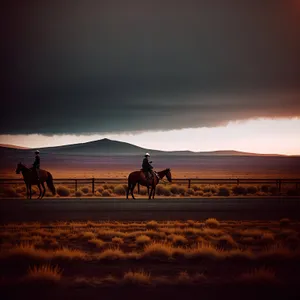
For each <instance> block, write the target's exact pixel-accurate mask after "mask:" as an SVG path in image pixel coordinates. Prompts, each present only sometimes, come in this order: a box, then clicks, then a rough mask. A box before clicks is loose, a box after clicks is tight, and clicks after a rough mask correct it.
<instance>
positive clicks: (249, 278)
mask: <svg viewBox="0 0 300 300" xmlns="http://www.w3.org/2000/svg"><path fill="white" fill-rule="evenodd" d="M240 279H241V280H242V281H245V282H248V283H255V284H264V283H275V282H277V279H276V276H275V272H274V271H272V270H270V269H267V268H265V267H263V268H259V269H254V270H253V271H251V272H249V273H244V274H242V275H241V278H240Z"/></svg>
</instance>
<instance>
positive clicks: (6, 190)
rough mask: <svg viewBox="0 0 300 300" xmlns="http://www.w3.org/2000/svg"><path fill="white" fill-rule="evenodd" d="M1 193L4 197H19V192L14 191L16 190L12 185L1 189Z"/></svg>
mask: <svg viewBox="0 0 300 300" xmlns="http://www.w3.org/2000/svg"><path fill="white" fill-rule="evenodd" d="M3 194H4V196H6V197H19V194H18V193H17V192H16V190H15V189H14V188H12V187H5V188H4V189H3Z"/></svg>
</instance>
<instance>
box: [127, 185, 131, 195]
mask: <svg viewBox="0 0 300 300" xmlns="http://www.w3.org/2000/svg"><path fill="white" fill-rule="evenodd" d="M130 186H131V183H128V186H127V190H126V199H128V195H129V190H130Z"/></svg>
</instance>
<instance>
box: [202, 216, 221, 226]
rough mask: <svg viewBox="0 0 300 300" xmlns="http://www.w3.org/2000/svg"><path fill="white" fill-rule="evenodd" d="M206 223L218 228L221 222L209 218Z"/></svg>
mask: <svg viewBox="0 0 300 300" xmlns="http://www.w3.org/2000/svg"><path fill="white" fill-rule="evenodd" d="M205 225H206V226H208V227H212V228H216V227H219V226H220V222H219V221H218V220H217V219H215V218H208V219H207V220H206V221H205Z"/></svg>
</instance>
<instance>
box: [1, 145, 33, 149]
mask: <svg viewBox="0 0 300 300" xmlns="http://www.w3.org/2000/svg"><path fill="white" fill-rule="evenodd" d="M0 147H3V148H13V149H29V148H28V147H22V146H16V145H10V144H0Z"/></svg>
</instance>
